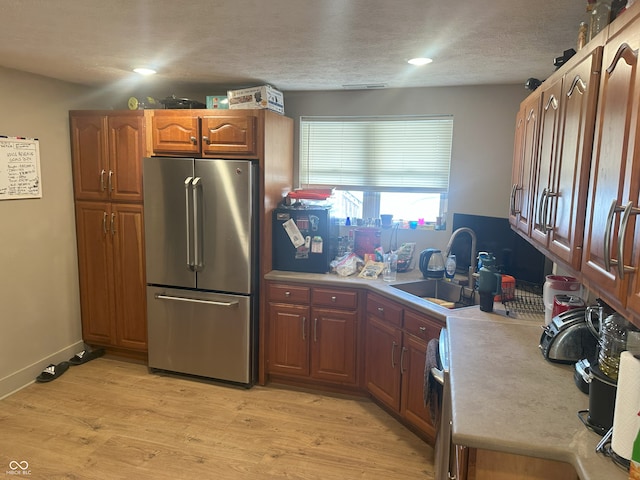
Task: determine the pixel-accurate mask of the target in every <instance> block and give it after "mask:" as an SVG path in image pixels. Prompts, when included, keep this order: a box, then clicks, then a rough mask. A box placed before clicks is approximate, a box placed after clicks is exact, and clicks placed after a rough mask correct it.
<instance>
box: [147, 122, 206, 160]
mask: <svg viewBox="0 0 640 480" xmlns="http://www.w3.org/2000/svg"><path fill="white" fill-rule="evenodd" d="M151 141H152V149H153V153H154V154H156V155H165V156H166V155H182V156H198V155H199V153H200V119H199V117H198V116H196V115H193V114H189V113H186V114H181V115H176V114H175V112H169V113H168V114H166V115H165V114H163V112H154V115H153V117H152V119H151Z"/></svg>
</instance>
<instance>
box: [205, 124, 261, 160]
mask: <svg viewBox="0 0 640 480" xmlns="http://www.w3.org/2000/svg"><path fill="white" fill-rule="evenodd" d="M202 135H203V138H202V153H203V154H205V155H209V156H214V155H239V156H243V157H254V156H256V155H258V138H257V118H256V117H253V116H238V115H233V116H232V115H218V116H215V117H210V116H204V117H203V118H202Z"/></svg>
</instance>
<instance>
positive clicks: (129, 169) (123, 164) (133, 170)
mask: <svg viewBox="0 0 640 480" xmlns="http://www.w3.org/2000/svg"><path fill="white" fill-rule="evenodd" d="M107 125H108V141H109V172H108V173H107V189H108V190H109V195H110V198H111V200H112V201H117V202H126V201H130V202H142V159H143V158H144V156H145V148H144V141H145V136H144V117H143V116H142V115H137V116H132V115H109V116H108V117H107Z"/></svg>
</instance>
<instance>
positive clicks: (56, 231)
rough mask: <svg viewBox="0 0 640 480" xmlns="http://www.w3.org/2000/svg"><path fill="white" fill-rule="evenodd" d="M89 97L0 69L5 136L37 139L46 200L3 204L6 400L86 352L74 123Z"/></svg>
mask: <svg viewBox="0 0 640 480" xmlns="http://www.w3.org/2000/svg"><path fill="white" fill-rule="evenodd" d="M88 93H89V90H88V89H86V88H82V87H79V86H77V85H72V84H68V83H63V82H57V81H53V80H49V79H46V78H43V77H39V76H35V75H30V74H26V73H22V72H17V71H15V70H8V69H3V68H0V105H2V107H1V109H0V112H1V113H0V135H8V136H23V137H36V138H38V139H39V140H40V161H41V174H42V179H41V181H42V198H41V199H27V200H5V201H0V398H1V397H3V396H5V395H6V394H8V393H10V392H11V391H13V390H15V389H17V388H19V387H22V386H23V385H25V383H27V382H29V381H31V380H33V379H35V377H36V376H37V375H38V374H39V373H40V371H41V370H42V369H43V368H44V367H46V366H47V365H48V364H49V363H58V362H59V361H62V360H68V359H69V358H70V357H71V356H73V354H74V353H76V349H77V348H78V347H79V346H81V327H80V303H79V295H78V272H77V268H78V267H77V260H76V236H75V219H74V208H73V184H72V179H71V156H70V147H69V120H68V118H69V110H71V109H77V108H89V107H90V106H92V105H91V104H90V103H89V101H88V97H87V94H88ZM94 106H95V105H94Z"/></svg>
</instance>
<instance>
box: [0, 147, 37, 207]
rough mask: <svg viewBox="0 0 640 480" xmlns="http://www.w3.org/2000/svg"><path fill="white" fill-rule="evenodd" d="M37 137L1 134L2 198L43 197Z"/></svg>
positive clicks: (0, 190)
mask: <svg viewBox="0 0 640 480" xmlns="http://www.w3.org/2000/svg"><path fill="white" fill-rule="evenodd" d="M41 180H42V178H41V176H40V147H39V142H38V139H37V138H22V137H4V136H0V200H14V199H22V198H42V181H41Z"/></svg>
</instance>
